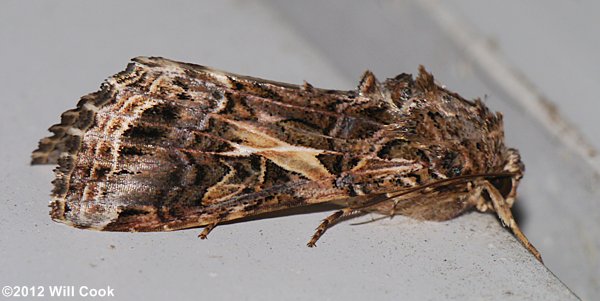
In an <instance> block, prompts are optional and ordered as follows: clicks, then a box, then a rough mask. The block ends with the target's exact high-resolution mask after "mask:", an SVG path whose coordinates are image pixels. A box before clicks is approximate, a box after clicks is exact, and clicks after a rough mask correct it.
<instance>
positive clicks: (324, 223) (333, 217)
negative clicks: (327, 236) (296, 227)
mask: <svg viewBox="0 0 600 301" xmlns="http://www.w3.org/2000/svg"><path fill="white" fill-rule="evenodd" d="M354 211H355V209H352V208H344V209H342V210H338V211H336V212H334V213H333V214H332V215H330V216H328V217H326V218H325V219H324V220H323V221H322V222H321V224H320V225H319V227H317V229H316V231H315V234H313V236H312V238H311V239H310V241H309V242H308V243H307V244H306V245H307V246H309V247H311V248H312V247H316V246H317V240H319V238H320V237H321V235H323V233H325V231H327V228H328V227H329V226H331V225H333V224H334V223H336V222H337V221H339V220H340V219H341V218H342V217H344V216H348V215H350V214H352V213H353V212H354Z"/></svg>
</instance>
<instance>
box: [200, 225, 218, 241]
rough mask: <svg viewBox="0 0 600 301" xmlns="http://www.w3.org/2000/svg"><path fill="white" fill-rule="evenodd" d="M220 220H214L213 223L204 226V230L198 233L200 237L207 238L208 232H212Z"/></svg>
mask: <svg viewBox="0 0 600 301" xmlns="http://www.w3.org/2000/svg"><path fill="white" fill-rule="evenodd" d="M218 223H219V222H218V221H217V222H214V223H212V224H208V225H206V226H205V227H204V229H202V232H201V233H200V234H198V237H200V239H206V238H207V237H208V233H210V231H212V230H213V229H214V228H215V227H216V226H217V224H218Z"/></svg>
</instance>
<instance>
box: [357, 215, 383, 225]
mask: <svg viewBox="0 0 600 301" xmlns="http://www.w3.org/2000/svg"><path fill="white" fill-rule="evenodd" d="M385 218H387V216H380V217H378V218H371V219H370V220H368V221H364V222H357V223H352V224H350V226H358V225H365V224H370V223H372V222H376V221H380V220H382V219H385Z"/></svg>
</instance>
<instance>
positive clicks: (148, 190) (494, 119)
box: [32, 57, 541, 260]
mask: <svg viewBox="0 0 600 301" xmlns="http://www.w3.org/2000/svg"><path fill="white" fill-rule="evenodd" d="M50 131H51V132H53V134H54V135H53V136H51V137H48V138H44V139H42V140H41V141H40V144H39V148H38V149H37V150H36V151H34V152H33V154H32V164H58V167H57V168H56V169H55V176H56V177H55V180H54V181H53V184H54V190H53V191H52V201H51V203H50V207H51V212H50V214H51V217H52V219H53V220H55V221H58V222H62V223H65V224H68V225H71V226H74V227H77V228H87V229H96V230H102V231H171V230H178V229H186V228H192V227H205V228H204V230H203V231H202V233H201V234H200V235H199V237H200V238H206V236H207V235H208V234H209V232H210V231H211V230H212V229H213V228H214V227H215V226H216V225H217V224H219V223H221V222H227V221H231V220H236V219H239V218H242V217H247V216H253V215H257V214H260V213H265V212H273V211H277V210H282V209H286V208H292V207H298V206H306V205H312V204H318V203H325V202H330V203H333V204H336V205H339V206H341V207H342V208H343V209H342V210H340V211H336V212H335V213H334V214H332V215H330V216H329V217H327V218H326V219H325V220H323V222H322V223H321V224H320V225H319V227H318V228H317V230H316V232H315V234H314V235H313V237H312V239H311V240H310V241H309V243H308V245H309V246H314V245H315V243H316V241H317V240H318V239H319V237H320V236H321V235H322V234H323V233H324V232H325V231H326V229H327V228H328V227H329V226H331V225H332V224H334V223H335V222H337V221H339V219H340V218H344V217H350V216H352V215H354V214H364V213H370V212H375V213H380V214H383V215H390V216H393V215H395V214H401V215H405V216H410V217H413V218H417V219H423V220H436V221H443V220H449V219H452V218H454V217H456V216H458V215H460V214H462V213H463V212H465V211H467V210H471V209H473V208H475V209H477V210H479V211H482V212H485V211H494V212H496V213H497V214H498V216H499V218H500V220H501V221H502V222H503V223H504V224H505V225H506V226H508V227H509V228H510V229H511V230H512V231H513V233H514V234H515V236H516V238H517V239H518V240H519V241H520V242H521V243H522V244H523V245H524V246H525V247H526V248H527V249H528V250H529V251H530V252H531V253H532V254H534V255H535V256H536V258H538V259H540V260H541V257H540V256H539V253H538V252H537V251H536V250H535V248H534V247H533V246H532V245H531V244H530V243H529V241H528V240H527V238H526V237H525V236H524V235H523V233H522V232H521V231H520V230H519V228H518V226H517V224H516V223H515V221H514V219H513V217H512V214H511V211H510V208H511V206H512V204H513V203H514V200H515V197H516V190H517V187H518V184H519V181H520V179H521V177H522V175H523V171H524V166H523V164H522V162H521V160H520V157H519V153H518V151H517V150H515V149H510V148H507V147H506V146H505V144H504V133H503V127H502V115H501V114H500V113H493V112H491V111H490V110H489V109H488V108H487V107H486V106H485V105H484V104H483V103H482V102H481V101H480V100H474V101H470V100H466V99H464V98H462V97H461V96H459V95H458V94H456V93H454V92H450V91H448V90H446V89H444V88H442V87H440V86H438V85H437V84H435V82H434V80H433V76H432V75H431V74H429V73H428V72H427V71H425V69H424V68H423V67H422V66H421V67H420V68H419V75H418V76H417V77H416V78H414V79H413V77H412V76H411V75H409V74H400V75H398V76H396V77H395V78H390V79H387V80H385V81H384V82H379V81H378V80H377V79H376V78H375V75H374V74H373V73H371V72H369V71H367V72H365V74H364V75H363V78H362V79H361V80H360V82H359V86H358V88H357V89H356V90H355V91H336V90H326V89H319V88H315V87H314V86H312V85H311V84H309V83H306V82H305V83H304V84H303V85H300V86H298V85H291V84H285V83H279V82H274V81H268V80H263V79H258V78H254V77H248V76H241V75H237V74H233V73H228V72H223V71H219V70H215V69H211V68H208V67H204V66H199V65H194V64H187V63H181V62H175V61H171V60H168V59H164V58H159V57H137V58H134V59H133V62H132V63H131V64H129V65H128V66H127V69H126V70H125V71H122V72H120V73H118V74H116V75H114V76H112V77H110V78H109V79H107V80H106V82H105V83H103V84H102V86H101V89H100V91H98V92H95V93H92V94H89V95H86V96H84V97H82V99H81V101H80V102H79V103H78V104H77V107H76V108H75V109H72V110H69V111H66V112H65V113H63V114H62V118H61V122H60V123H59V124H57V125H54V126H52V127H51V128H50ZM394 230H396V229H390V231H394Z"/></svg>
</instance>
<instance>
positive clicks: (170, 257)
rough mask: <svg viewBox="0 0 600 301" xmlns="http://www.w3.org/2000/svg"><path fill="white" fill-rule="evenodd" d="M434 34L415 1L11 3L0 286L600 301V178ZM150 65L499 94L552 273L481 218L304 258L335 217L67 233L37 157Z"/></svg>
mask: <svg viewBox="0 0 600 301" xmlns="http://www.w3.org/2000/svg"><path fill="white" fill-rule="evenodd" d="M344 3H345V2H344ZM435 24H436V23H435V22H434V21H433V20H431V19H430V17H429V15H428V12H427V11H424V10H423V9H422V7H421V6H418V5H414V4H413V2H410V1H405V2H377V3H375V4H372V5H367V4H360V3H358V2H357V3H354V4H353V5H349V4H342V2H328V3H326V4H319V5H317V2H316V1H315V2H314V3H309V2H303V3H302V4H300V2H292V1H290V2H275V1H268V2H264V3H260V4H249V3H247V2H242V1H221V2H218V3H216V2H210V3H209V2H204V3H202V2H184V1H171V2H168V3H167V2H148V1H146V2H142V1H139V2H137V1H135V2H134V1H130V2H121V1H104V2H102V3H82V2H79V1H56V2H43V1H39V2H38V1H36V2H22V1H5V2H2V3H1V4H0V41H2V45H3V47H1V48H0V62H1V63H2V66H3V68H2V72H0V76H1V78H0V79H1V81H0V82H1V83H2V89H1V90H0V100H1V102H2V105H3V109H2V110H0V123H1V125H2V126H1V128H0V134H1V137H2V142H3V144H2V145H3V147H2V148H1V149H0V159H1V160H2V161H1V162H3V163H2V165H1V166H2V169H1V171H0V179H1V180H0V196H1V197H2V198H3V199H2V211H1V212H0V225H1V227H0V269H1V270H0V286H6V285H9V286H23V285H25V286H45V287H47V286H49V285H74V286H76V287H79V286H82V285H86V286H89V287H95V288H101V287H106V286H107V285H109V286H111V287H112V288H114V291H115V295H116V297H115V298H113V299H115V300H131V299H134V298H137V299H139V298H144V299H146V300H160V299H165V298H175V299H181V300H192V299H193V300H204V299H218V300H221V299H225V300H228V299H242V300H280V299H295V300H306V299H325V300H359V299H367V298H369V299H375V300H396V299H398V298H399V297H402V298H403V299H407V300H427V299H429V300H440V299H455V300H456V299H461V300H480V299H485V300H500V299H501V300H522V299H530V300H576V299H577V297H576V296H575V295H574V294H573V293H571V292H570V290H569V289H568V288H567V287H566V286H565V285H564V284H562V283H561V281H560V280H559V279H558V278H556V277H555V276H554V275H553V274H552V273H551V272H550V270H552V271H553V272H554V273H555V274H557V275H558V276H559V277H560V278H561V279H562V280H564V281H565V282H567V283H568V284H569V285H570V286H571V288H573V289H574V290H575V291H576V292H577V293H579V294H581V295H582V296H586V297H587V299H593V298H594V297H597V296H599V294H598V282H597V280H598V275H599V274H598V259H597V254H598V250H599V249H600V247H599V243H598V237H597V236H598V235H597V229H598V220H600V219H599V218H598V214H599V210H598V203H597V200H598V195H599V191H598V189H597V187H598V185H597V181H598V176H597V175H596V174H594V172H593V171H591V170H590V169H589V167H588V166H586V165H585V163H583V161H582V160H580V159H579V158H578V157H576V156H574V155H572V154H571V153H570V152H569V151H567V150H566V148H564V147H563V146H561V145H560V141H558V140H557V139H554V138H553V137H552V136H551V135H549V134H547V133H546V129H545V128H543V127H542V126H539V125H538V124H536V123H535V122H532V120H531V118H529V116H528V115H527V113H526V112H525V111H523V110H521V109H520V108H519V106H518V105H517V104H515V102H513V101H511V100H510V99H508V97H507V95H509V94H507V93H506V91H502V89H499V88H498V87H497V86H495V85H494V84H493V83H490V82H486V81H485V77H482V76H480V74H478V73H477V68H474V67H473V66H472V65H471V63H470V62H469V60H468V58H465V57H463V56H462V55H463V53H461V51H460V48H457V47H456V45H454V44H453V42H452V40H451V39H449V38H448V37H447V36H446V35H445V34H444V33H443V31H442V30H440V29H439V28H438V27H436V25H435ZM137 55H162V56H165V57H169V58H173V59H178V60H183V61H189V62H195V63H200V64H205V65H209V66H214V67H218V68H220V69H224V70H229V71H233V72H237V73H242V74H249V75H254V76H259V77H265V78H269V79H274V80H280V81H287V82H292V83H301V82H302V80H307V81H309V82H311V83H312V84H313V85H315V86H318V87H327V88H339V89H352V88H354V86H355V84H356V82H357V81H358V78H359V76H360V74H361V73H362V71H364V69H366V68H370V69H372V70H373V71H375V73H376V74H377V75H378V76H379V77H380V78H385V77H387V76H394V75H396V74H397V73H400V72H411V71H412V72H415V71H416V66H417V65H418V64H420V63H423V64H426V65H427V66H428V68H429V69H430V70H431V71H432V72H433V73H434V74H435V75H436V76H437V79H438V80H439V81H440V82H442V83H445V84H446V85H448V87H450V88H451V89H453V90H455V91H458V92H460V93H461V94H463V95H465V96H467V97H476V96H481V95H485V94H487V95H489V97H488V98H487V99H486V102H487V103H488V105H489V106H490V107H492V108H493V109H496V110H500V111H502V112H504V113H505V118H506V131H507V139H508V142H509V144H510V145H513V146H515V147H518V148H519V149H520V150H521V151H522V152H523V155H524V159H525V162H526V164H527V174H526V178H525V180H524V183H523V185H522V186H521V190H520V198H519V200H518V205H517V206H518V211H519V213H520V214H519V216H518V217H519V221H520V223H521V224H522V226H523V227H524V229H525V232H526V233H527V234H528V235H529V237H530V239H531V240H532V241H533V242H534V243H535V244H536V246H537V247H538V248H539V249H540V251H541V252H542V255H543V256H544V259H545V260H546V264H547V266H548V267H549V268H550V270H548V269H547V268H546V267H544V266H543V265H540V264H539V263H538V262H537V261H535V259H534V258H533V257H532V256H531V255H530V254H528V253H527V252H526V251H525V250H524V249H523V248H522V247H521V246H520V245H519V244H518V242H516V241H515V239H514V238H513V237H512V235H511V234H510V233H509V232H508V231H507V230H505V229H503V228H502V227H501V226H500V225H499V223H498V221H497V220H496V218H495V217H494V216H493V215H484V214H478V213H472V214H467V215H465V216H462V217H460V218H457V219H455V220H453V221H449V222H445V223H433V222H419V221H414V220H411V219H408V218H404V217H395V218H394V219H391V220H387V219H386V220H382V221H378V222H373V223H369V224H366V225H360V226H351V225H349V223H348V222H346V223H342V224H340V225H337V226H336V227H334V228H332V229H331V230H330V231H328V233H327V234H326V235H325V236H324V237H323V238H322V240H321V241H320V244H319V247H318V248H316V249H309V248H306V247H305V243H306V240H307V239H308V237H309V236H310V234H311V233H312V230H313V228H314V227H315V226H316V225H317V224H318V222H319V220H320V219H321V218H323V217H324V216H326V215H327V214H328V212H325V211H323V212H304V214H299V215H290V216H282V217H274V218H264V219H258V220H253V221H249V222H244V223H233V224H229V225H223V226H220V227H218V228H216V229H215V230H214V232H213V233H211V237H210V238H209V239H208V240H207V241H200V240H198V239H197V238H196V235H197V233H198V231H199V230H186V231H179V232H172V233H143V234H140V233H137V234H129V233H102V232H92V231H83V230H77V229H72V228H68V227H66V226H63V225H59V224H55V223H53V222H52V221H51V220H50V219H49V216H48V208H47V207H46V205H47V202H48V199H49V198H48V193H49V191H50V188H51V185H50V180H51V179H52V173H51V169H52V167H30V166H29V165H28V162H29V154H30V152H31V150H33V149H34V148H35V146H36V143H37V140H38V139H39V138H41V137H43V136H45V135H47V133H46V131H45V129H46V128H47V127H48V126H49V125H51V124H53V123H55V122H57V121H58V116H59V114H60V113H61V112H62V111H64V110H66V109H68V108H71V107H73V106H74V105H75V103H76V101H77V99H78V98H79V96H81V95H83V94H85V93H88V92H90V91H94V90H96V89H97V87H98V86H99V84H100V82H101V80H102V79H104V78H105V77H107V76H109V75H111V74H113V73H115V72H117V71H120V70H122V69H123V68H124V66H125V65H126V63H127V61H128V59H129V58H131V57H133V56H137ZM584 217H585V218H584ZM369 218H371V216H366V217H364V218H363V220H368V219H369ZM565 254H569V255H568V256H567V255H565ZM46 295H48V291H46ZM21 299H23V298H21ZM37 299H38V300H39V298H37Z"/></svg>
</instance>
